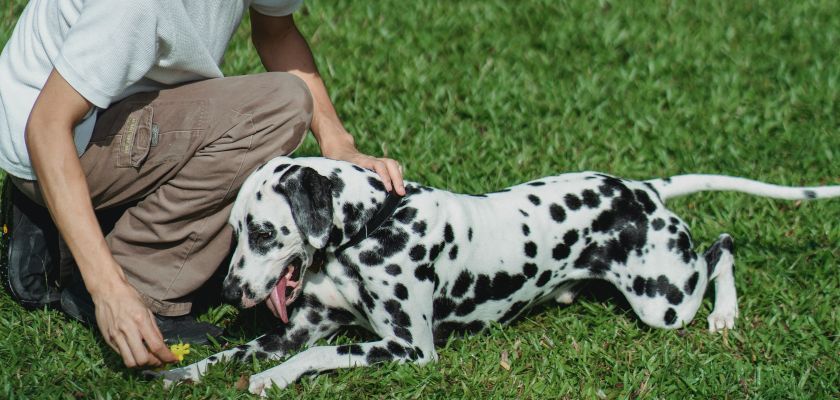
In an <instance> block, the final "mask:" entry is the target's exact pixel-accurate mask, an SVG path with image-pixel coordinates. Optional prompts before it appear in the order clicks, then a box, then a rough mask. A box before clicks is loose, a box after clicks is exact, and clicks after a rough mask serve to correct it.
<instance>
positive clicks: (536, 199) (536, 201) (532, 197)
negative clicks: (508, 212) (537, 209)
mask: <svg viewBox="0 0 840 400" xmlns="http://www.w3.org/2000/svg"><path fill="white" fill-rule="evenodd" d="M528 201H530V202H531V203H533V204H534V205H535V206H538V205H540V198H539V197H537V196H535V195H533V194H529V195H528Z"/></svg>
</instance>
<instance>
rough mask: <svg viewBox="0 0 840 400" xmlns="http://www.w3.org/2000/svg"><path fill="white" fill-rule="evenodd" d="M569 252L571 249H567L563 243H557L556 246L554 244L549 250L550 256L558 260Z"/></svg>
mask: <svg viewBox="0 0 840 400" xmlns="http://www.w3.org/2000/svg"><path fill="white" fill-rule="evenodd" d="M570 253H571V249H569V246H566V245H565V244H563V243H557V246H554V249H552V250H551V257H552V258H554V259H555V260H558V261H559V260H562V259H564V258H566V257H568V256H569V254H570Z"/></svg>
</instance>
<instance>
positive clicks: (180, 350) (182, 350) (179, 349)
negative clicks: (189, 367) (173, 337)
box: [169, 343, 190, 362]
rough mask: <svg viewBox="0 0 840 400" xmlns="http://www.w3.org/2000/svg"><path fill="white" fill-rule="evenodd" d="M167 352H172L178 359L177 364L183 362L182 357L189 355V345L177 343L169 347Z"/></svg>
mask: <svg viewBox="0 0 840 400" xmlns="http://www.w3.org/2000/svg"><path fill="white" fill-rule="evenodd" d="M169 350H170V351H172V354H175V357H178V362H181V361H184V356H185V355H187V354H190V344H189V343H178V344H173V345H172V346H169Z"/></svg>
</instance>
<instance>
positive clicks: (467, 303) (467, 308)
mask: <svg viewBox="0 0 840 400" xmlns="http://www.w3.org/2000/svg"><path fill="white" fill-rule="evenodd" d="M473 311H475V301H473V300H471V299H467V300H464V302H462V303H461V304H459V305H458V308H456V309H455V315H457V316H459V317H463V316H465V315H468V314H469V313H471V312H473Z"/></svg>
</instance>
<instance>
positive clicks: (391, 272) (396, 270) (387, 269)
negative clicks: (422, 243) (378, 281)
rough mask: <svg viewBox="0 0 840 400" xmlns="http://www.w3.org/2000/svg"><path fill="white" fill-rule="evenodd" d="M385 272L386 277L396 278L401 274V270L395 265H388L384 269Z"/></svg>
mask: <svg viewBox="0 0 840 400" xmlns="http://www.w3.org/2000/svg"><path fill="white" fill-rule="evenodd" d="M385 272H387V273H388V275H391V276H397V275H399V274H401V273H402V269H401V268H400V266H399V265H397V264H388V266H387V267H385Z"/></svg>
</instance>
